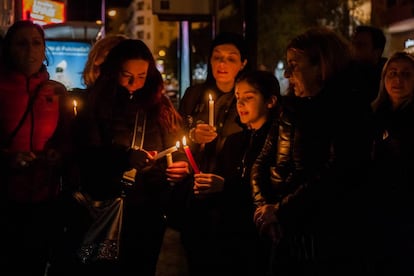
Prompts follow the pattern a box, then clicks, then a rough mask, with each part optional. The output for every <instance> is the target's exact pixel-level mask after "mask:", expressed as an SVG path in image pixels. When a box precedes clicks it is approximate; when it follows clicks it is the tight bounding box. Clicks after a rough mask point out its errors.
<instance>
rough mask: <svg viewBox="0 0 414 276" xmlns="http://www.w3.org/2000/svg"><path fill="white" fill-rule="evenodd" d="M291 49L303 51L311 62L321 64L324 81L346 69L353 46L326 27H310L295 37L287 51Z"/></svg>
mask: <svg viewBox="0 0 414 276" xmlns="http://www.w3.org/2000/svg"><path fill="white" fill-rule="evenodd" d="M289 49H297V50H301V51H303V52H304V53H305V55H306V56H307V57H308V58H309V61H310V62H311V64H314V65H319V66H320V68H321V78H322V79H321V80H322V82H325V81H327V80H329V79H330V78H332V77H333V76H334V75H336V74H337V73H339V72H342V71H343V70H345V69H346V68H347V67H348V66H349V64H350V62H351V47H350V44H349V43H348V42H347V40H345V39H344V38H343V37H342V36H340V35H339V34H337V33H335V32H334V31H333V30H330V29H328V28H324V27H315V28H310V29H308V30H307V31H305V32H304V33H302V34H300V35H298V36H296V37H294V38H293V39H292V40H291V41H290V42H289V43H288V45H287V47H286V51H287V50H289Z"/></svg>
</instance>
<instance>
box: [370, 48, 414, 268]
mask: <svg viewBox="0 0 414 276" xmlns="http://www.w3.org/2000/svg"><path fill="white" fill-rule="evenodd" d="M381 76H382V77H381V84H380V90H379V92H378V96H377V98H376V99H375V100H374V101H373V102H372V108H373V111H374V119H375V139H374V147H373V161H374V171H373V177H374V178H373V179H374V180H373V181H371V182H370V183H372V186H370V187H369V189H368V190H369V191H370V192H371V194H370V196H371V198H372V199H373V200H374V201H373V202H372V204H369V206H371V209H370V211H371V212H370V215H369V216H368V217H369V218H372V219H374V224H373V225H371V226H372V228H371V230H372V231H370V233H371V234H372V235H370V238H371V239H370V240H371V241H372V246H371V247H370V248H373V249H374V250H373V252H371V253H372V254H370V255H371V256H374V257H375V265H374V267H375V269H376V270H375V272H377V273H378V272H381V274H387V272H389V273H392V274H395V275H404V274H409V272H411V271H412V266H411V260H412V258H413V257H414V254H413V250H412V249H413V247H414V240H413V238H412V233H413V231H414V220H413V219H412V214H413V212H414V204H413V201H412V198H413V196H414V194H413V191H414V189H413V186H412V184H413V183H414V173H413V172H414V56H413V55H411V54H409V53H406V52H402V51H400V52H396V53H394V54H393V55H392V56H391V57H389V59H388V61H387V62H386V63H385V65H384V68H383V70H382V75H381ZM384 203H385V204H384Z"/></svg>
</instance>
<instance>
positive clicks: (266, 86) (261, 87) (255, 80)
mask: <svg viewBox="0 0 414 276" xmlns="http://www.w3.org/2000/svg"><path fill="white" fill-rule="evenodd" d="M241 81H246V82H247V83H248V84H249V85H251V86H252V87H254V88H255V89H256V90H257V91H258V92H259V93H260V94H262V95H263V98H264V99H265V100H268V99H270V98H271V97H272V96H276V98H277V100H278V101H279V100H280V98H281V95H280V85H279V81H278V80H277V78H276V76H275V75H274V74H273V73H272V72H269V71H262V70H253V71H250V72H246V73H243V74H241V75H240V77H239V78H238V79H237V81H236V82H237V83H239V82H241Z"/></svg>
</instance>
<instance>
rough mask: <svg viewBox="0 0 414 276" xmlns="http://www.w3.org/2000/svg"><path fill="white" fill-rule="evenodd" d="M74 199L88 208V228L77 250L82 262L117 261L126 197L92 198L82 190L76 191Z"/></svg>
mask: <svg viewBox="0 0 414 276" xmlns="http://www.w3.org/2000/svg"><path fill="white" fill-rule="evenodd" d="M73 197H74V199H75V200H76V201H77V202H78V203H79V204H80V205H81V206H84V207H85V208H86V209H87V212H88V215H89V224H88V230H87V232H86V233H85V234H84V236H83V240H82V242H81V245H80V248H79V249H78V251H77V252H76V254H77V257H78V258H79V259H80V261H81V262H82V263H85V264H87V263H92V262H96V261H117V260H118V258H119V246H120V238H121V230H122V220H123V208H124V197H122V196H120V197H116V198H114V199H108V200H102V201H97V200H92V199H91V198H90V197H89V196H88V195H86V194H83V193H82V192H79V191H77V192H75V193H74V194H73Z"/></svg>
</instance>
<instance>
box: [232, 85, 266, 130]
mask: <svg viewBox="0 0 414 276" xmlns="http://www.w3.org/2000/svg"><path fill="white" fill-rule="evenodd" d="M235 93H236V99H237V112H238V113H239V116H240V121H241V122H242V123H243V124H245V125H247V126H248V127H249V128H251V129H259V128H260V127H261V126H262V125H263V124H264V123H265V122H266V120H267V116H268V113H269V109H268V108H269V107H271V106H272V103H270V102H265V100H264V98H263V95H262V93H260V92H259V91H257V90H256V89H255V88H254V87H253V86H251V85H250V84H249V83H248V82H246V81H240V82H238V83H237V84H236V86H235ZM268 105H269V106H268Z"/></svg>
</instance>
